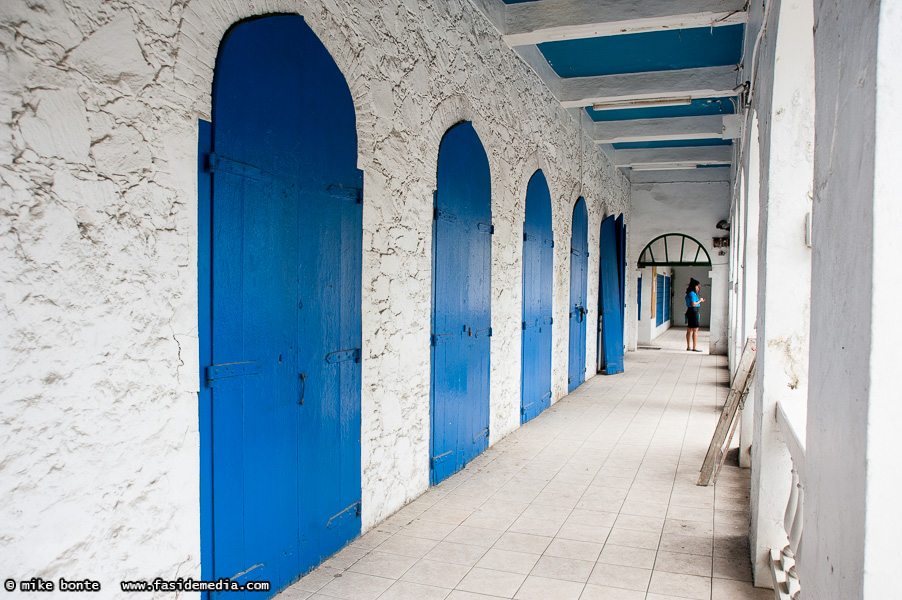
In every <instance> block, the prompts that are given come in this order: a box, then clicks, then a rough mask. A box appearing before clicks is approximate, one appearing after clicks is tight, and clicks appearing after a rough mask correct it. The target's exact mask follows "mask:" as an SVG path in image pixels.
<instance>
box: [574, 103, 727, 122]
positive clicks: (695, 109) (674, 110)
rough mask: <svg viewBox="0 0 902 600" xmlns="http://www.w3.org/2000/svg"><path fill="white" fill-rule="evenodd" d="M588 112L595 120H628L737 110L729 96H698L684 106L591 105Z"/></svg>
mask: <svg viewBox="0 0 902 600" xmlns="http://www.w3.org/2000/svg"><path fill="white" fill-rule="evenodd" d="M586 112H587V113H589V116H590V117H592V120H593V121H628V120H630V119H665V118H670V117H702V116H705V115H732V114H733V113H734V112H736V107H735V106H734V105H733V101H732V100H730V99H729V98H696V99H693V100H692V102H691V103H690V104H684V105H682V106H655V107H650V108H624V109H619V110H595V109H593V108H592V107H591V106H587V107H586Z"/></svg>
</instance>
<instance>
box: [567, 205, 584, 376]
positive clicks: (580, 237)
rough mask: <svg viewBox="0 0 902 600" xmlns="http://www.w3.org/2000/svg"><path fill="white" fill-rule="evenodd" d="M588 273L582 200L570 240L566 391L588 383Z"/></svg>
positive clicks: (574, 216) (577, 208)
mask: <svg viewBox="0 0 902 600" xmlns="http://www.w3.org/2000/svg"><path fill="white" fill-rule="evenodd" d="M588 271H589V215H588V212H587V211H586V201H585V200H583V199H582V198H580V199H579V200H577V201H576V206H574V207H573V232H572V234H571V238H570V364H569V369H568V373H567V391H569V392H572V391H573V390H575V389H576V388H578V387H579V386H580V385H582V383H583V382H584V381H585V380H586V284H587V283H588V279H587V277H588Z"/></svg>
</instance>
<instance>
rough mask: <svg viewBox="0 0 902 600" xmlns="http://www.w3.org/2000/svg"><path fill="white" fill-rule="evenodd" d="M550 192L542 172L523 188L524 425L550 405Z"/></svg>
mask: <svg viewBox="0 0 902 600" xmlns="http://www.w3.org/2000/svg"><path fill="white" fill-rule="evenodd" d="M553 247H554V241H553V237H552V232H551V193H550V192H549V190H548V182H547V181H546V180H545V174H544V173H542V171H536V172H535V174H534V175H533V176H532V178H531V179H530V180H529V185H528V187H527V188H526V221H525V222H524V223H523V336H522V337H523V340H522V341H523V344H522V350H521V354H522V361H521V364H522V374H521V381H520V422H521V423H525V422H527V421H529V420H530V419H532V418H533V417H535V416H536V415H538V414H539V413H541V412H542V411H543V410H545V409H546V408H548V406H549V405H550V404H551V325H552V318H551V285H552V284H551V271H552V268H553V262H554V256H553V252H554V251H553V250H552V248H553Z"/></svg>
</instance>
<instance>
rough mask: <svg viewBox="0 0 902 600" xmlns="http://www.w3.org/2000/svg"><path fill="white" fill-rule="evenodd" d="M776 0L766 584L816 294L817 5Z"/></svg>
mask: <svg viewBox="0 0 902 600" xmlns="http://www.w3.org/2000/svg"><path fill="white" fill-rule="evenodd" d="M776 6H779V13H778V11H776V10H772V11H771V15H770V17H771V22H769V23H767V24H766V26H767V35H768V36H769V37H770V39H769V40H768V41H767V42H768V43H767V44H766V46H765V48H764V52H765V53H764V55H763V57H762V58H761V63H760V64H759V73H760V75H761V77H760V78H759V81H758V82H757V86H758V87H757V88H756V94H757V95H758V98H757V102H758V106H759V115H760V116H761V117H762V121H761V123H760V134H761V138H760V143H761V203H760V210H761V213H760V226H759V233H758V251H759V255H760V259H761V260H760V261H759V264H758V342H757V370H756V378H755V403H754V423H753V425H754V434H753V443H752V488H751V530H750V544H751V551H752V560H753V563H752V564H753V570H754V575H755V585H757V586H764V587H771V586H772V585H773V584H772V582H771V575H770V571H769V568H768V560H769V558H768V556H769V552H770V550H771V549H772V548H783V546H784V545H785V544H786V533H785V532H784V530H783V523H782V521H783V515H784V511H785V509H786V501H787V499H788V497H789V491H790V485H791V475H790V472H791V464H792V463H791V460H790V457H789V452H788V451H787V449H786V445H785V444H784V442H783V441H782V439H781V437H780V432H779V430H778V428H777V421H776V403H777V401H783V402H801V403H805V402H807V397H808V331H809V329H808V322H809V317H808V312H809V305H810V297H811V283H810V277H811V251H810V250H809V248H808V247H807V244H806V240H805V220H806V215H807V213H808V212H809V210H810V197H811V190H812V183H813V151H814V127H813V125H814V110H813V109H814V46H813V38H812V33H811V31H812V26H813V12H812V6H811V1H810V0H783V1H782V2H781V3H780V4H779V5H775V7H776ZM776 19H779V25H778V24H777V23H776V22H774V21H776ZM773 32H776V36H777V37H776V42H775V43H774V42H773V41H772V40H773V37H772V36H773ZM771 74H772V76H773V80H772V82H768V81H767V79H768V77H769V75H771ZM768 83H770V85H768ZM768 88H770V90H768Z"/></svg>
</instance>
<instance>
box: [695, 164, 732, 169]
mask: <svg viewBox="0 0 902 600" xmlns="http://www.w3.org/2000/svg"><path fill="white" fill-rule="evenodd" d="M729 166H732V163H728V162H727V163H721V164H717V165H695V168H696V169H723V168H724V167H729Z"/></svg>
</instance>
